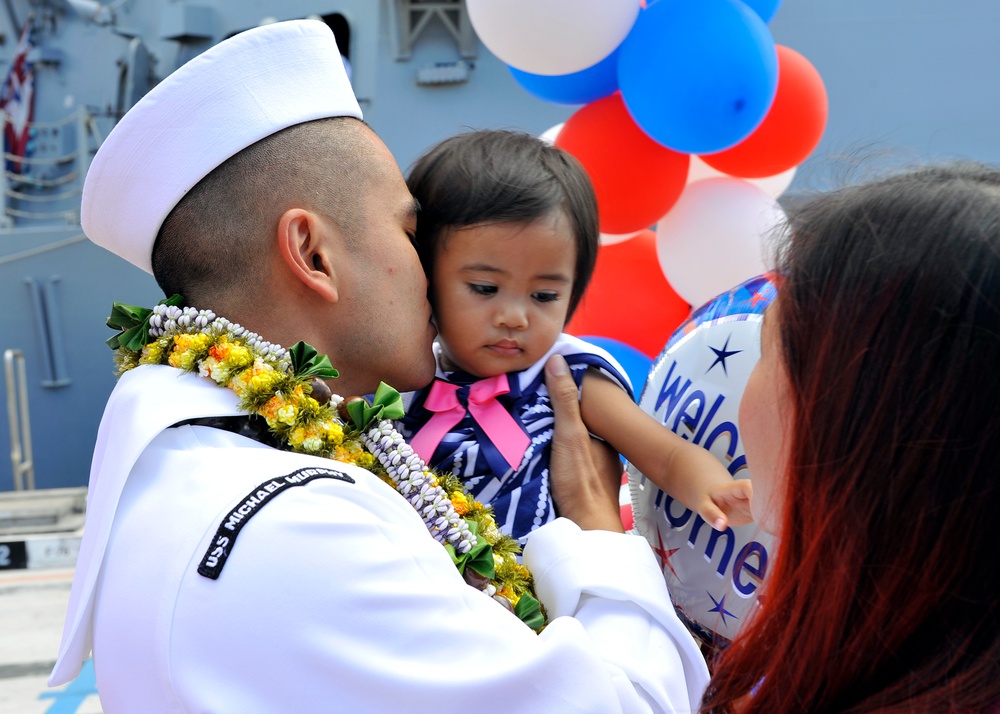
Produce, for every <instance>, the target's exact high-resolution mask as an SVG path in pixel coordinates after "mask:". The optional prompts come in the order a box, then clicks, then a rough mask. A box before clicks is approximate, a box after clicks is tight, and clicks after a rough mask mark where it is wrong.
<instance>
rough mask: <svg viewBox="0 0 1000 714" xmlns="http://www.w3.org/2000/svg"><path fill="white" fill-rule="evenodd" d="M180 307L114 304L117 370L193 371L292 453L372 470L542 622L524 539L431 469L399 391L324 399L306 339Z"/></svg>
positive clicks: (508, 600) (456, 554) (488, 585)
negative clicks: (277, 337) (284, 342)
mask: <svg viewBox="0 0 1000 714" xmlns="http://www.w3.org/2000/svg"><path fill="white" fill-rule="evenodd" d="M182 305H183V298H181V297H180V296H179V295H174V296H172V297H171V298H168V299H167V300H163V301H162V302H160V303H159V304H157V305H156V306H155V307H154V308H153V309H152V310H150V309H148V308H143V307H137V306H134V305H123V304H121V303H115V304H114V307H113V309H112V312H111V316H110V317H109V318H108V321H107V324H108V326H109V327H111V328H113V329H116V330H120V332H119V333H118V334H116V335H115V336H114V337H112V338H111V339H109V340H108V345H109V346H110V347H111V348H112V349H114V350H115V356H116V361H117V363H118V367H119V373H123V372H125V371H127V370H129V369H132V368H134V367H137V366H139V365H141V364H165V365H170V366H172V367H176V368H178V369H182V370H184V371H187V372H195V373H197V374H199V375H201V376H202V377H206V378H209V379H212V380H213V381H214V382H215V383H216V384H218V385H219V386H223V387H227V388H229V389H232V390H233V391H234V392H235V393H236V394H237V395H238V396H239V397H240V409H241V410H242V411H244V412H246V413H247V414H250V415H257V416H259V417H261V418H263V419H264V420H265V421H266V422H267V425H268V427H269V429H270V431H271V433H272V434H273V435H274V436H275V437H276V438H277V439H278V441H279V442H280V443H281V444H282V445H283V446H284V447H285V448H287V449H288V450H290V451H295V452H298V453H304V454H312V455H314V456H321V457H326V458H331V459H336V460H337V461H342V462H346V463H353V464H356V465H358V466H360V467H361V468H365V469H367V470H369V471H371V472H372V473H373V474H375V475H376V476H378V477H379V478H381V479H382V480H384V481H385V482H386V483H388V484H390V485H391V486H392V487H393V488H395V489H396V491H398V492H399V493H400V494H401V495H402V496H403V497H404V498H406V499H407V501H408V502H409V503H410V504H411V505H412V506H413V507H414V509H416V511H417V513H418V514H420V516H421V518H422V519H423V521H424V524H425V525H426V526H427V529H428V531H429V532H430V534H431V536H432V537H433V538H434V539H435V540H437V541H438V542H440V543H441V544H442V545H443V546H444V547H445V549H446V550H447V552H448V554H449V555H450V556H451V559H452V560H453V561H454V563H455V566H456V567H457V568H458V571H459V572H460V573H462V575H463V577H464V578H465V580H466V582H467V583H469V584H470V585H472V586H473V587H476V588H478V589H480V590H483V591H485V592H486V593H487V594H488V595H491V596H493V598H494V599H496V600H498V601H499V602H501V603H502V604H503V605H505V606H506V607H508V609H510V610H511V611H512V612H513V613H514V614H515V615H517V617H519V618H520V619H521V620H522V621H523V622H525V623H526V624H527V625H528V626H529V627H531V628H532V629H533V630H535V631H540V630H541V629H542V628H543V627H544V625H545V622H546V617H545V612H544V610H543V608H542V606H541V604H540V603H539V602H538V600H537V599H536V598H535V597H534V594H533V592H532V578H531V573H530V572H529V571H528V569H527V568H525V567H524V566H523V565H522V564H521V563H519V562H518V560H517V554H518V553H520V550H521V549H520V546H519V545H518V543H517V541H515V540H514V539H512V538H510V537H509V536H506V535H504V534H502V533H501V532H500V529H499V528H497V525H496V522H495V521H494V520H493V513H492V509H491V508H489V507H488V506H484V505H483V504H482V503H480V502H478V501H476V500H475V499H473V498H472V497H471V496H470V495H469V494H468V492H467V491H466V490H465V488H464V486H463V485H462V483H461V481H459V479H458V478H457V477H455V476H454V475H453V474H450V473H444V474H442V473H437V472H436V471H434V470H432V469H430V468H428V467H427V465H426V464H425V463H424V462H423V460H422V459H421V458H420V457H419V456H418V455H417V454H416V453H415V452H414V451H413V450H412V449H411V448H410V446H409V444H407V443H406V441H405V440H404V439H403V437H402V435H401V434H400V433H399V432H398V431H397V430H396V428H395V426H394V425H393V422H392V420H393V419H399V418H400V417H401V416H403V405H402V400H401V398H400V395H399V392H397V391H396V390H395V389H393V388H392V387H390V386H388V385H386V384H380V385H379V387H378V389H377V390H376V392H375V394H374V397H373V399H372V402H371V403H370V404H369V403H368V402H367V401H365V400H364V399H361V398H357V399H351V400H344V399H343V398H342V397H340V396H337V395H332V396H330V397H329V399H328V400H324V398H323V397H322V395H321V391H328V388H327V387H326V385H325V384H324V383H323V382H322V381H320V380H325V379H330V378H333V377H336V376H337V370H335V369H334V368H333V366H332V365H331V364H330V360H329V359H328V358H327V356H326V355H321V354H319V353H318V352H317V351H316V350H315V349H314V348H313V347H311V346H310V345H308V344H306V343H305V342H298V343H296V344H295V345H293V346H292V347H291V348H290V349H287V350H286V349H285V348H283V347H281V346H280V345H274V344H271V343H269V342H267V341H265V340H263V339H262V338H261V337H260V336H258V335H256V334H254V333H252V332H249V331H248V330H246V328H243V327H241V326H240V325H235V324H233V323H231V322H229V321H228V320H226V319H225V318H222V317H217V316H216V315H215V313H213V312H211V311H209V310H196V309H194V308H191V307H181V306H182ZM314 394H315V396H314ZM317 397H318V398H317Z"/></svg>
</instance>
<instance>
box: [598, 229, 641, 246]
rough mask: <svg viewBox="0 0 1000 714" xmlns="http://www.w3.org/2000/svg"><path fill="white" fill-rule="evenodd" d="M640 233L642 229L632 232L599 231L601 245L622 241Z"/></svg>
mask: <svg viewBox="0 0 1000 714" xmlns="http://www.w3.org/2000/svg"><path fill="white" fill-rule="evenodd" d="M640 233H642V231H635V232H633V233H601V245H614V244H615V243H624V242H625V241H627V240H628V239H629V238H635V237H636V236H637V235H639V234H640Z"/></svg>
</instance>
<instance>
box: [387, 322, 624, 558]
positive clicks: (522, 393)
mask: <svg viewBox="0 0 1000 714" xmlns="http://www.w3.org/2000/svg"><path fill="white" fill-rule="evenodd" d="M435 351H437V345H435ZM552 354H561V355H563V356H564V357H565V358H566V361H567V363H569V366H570V371H571V373H572V374H573V378H574V380H576V383H577V386H579V385H580V384H581V383H582V382H583V375H584V374H585V373H586V371H587V368H588V367H591V366H593V367H596V368H598V369H600V370H601V371H602V372H603V373H604V374H606V375H607V376H609V377H610V378H611V379H613V380H614V381H615V382H616V383H618V384H619V385H620V386H621V387H622V389H624V390H625V391H626V392H628V394H629V395H630V396H631V395H632V387H631V384H630V383H629V380H628V377H627V376H626V375H625V372H624V370H623V369H622V368H621V366H620V365H619V364H618V363H617V362H616V361H615V359H614V358H613V357H612V356H611V355H610V354H608V353H607V352H605V351H604V350H602V349H600V348H599V347H595V346H594V345H591V344H589V343H587V342H584V341H583V340H580V339H577V338H576V337H572V336H570V335H565V334H564V335H561V336H560V337H559V339H558V340H557V341H556V344H555V345H554V346H553V348H552V349H551V350H549V352H548V353H547V354H546V355H545V357H543V358H542V359H540V360H539V361H538V362H536V363H535V364H534V365H532V366H531V367H529V368H528V369H526V370H524V371H522V372H512V373H510V374H509V375H508V381H509V382H510V388H511V391H510V393H509V394H505V395H502V396H500V397H498V398H497V399H498V401H499V402H500V403H501V404H503V405H504V407H506V408H507V410H508V411H509V412H510V413H511V414H512V415H513V416H514V419H515V420H516V421H517V422H518V423H519V424H520V425H521V426H522V427H523V428H524V430H525V432H526V433H527V435H528V436H529V437H530V439H531V443H530V445H529V446H528V448H527V450H526V451H525V454H524V457H523V458H522V459H521V464H520V466H519V467H518V468H517V469H516V470H515V469H512V468H510V466H509V464H508V463H507V462H506V460H504V458H503V456H502V455H501V454H500V452H499V451H498V450H497V449H496V447H494V446H493V444H492V443H491V442H490V440H489V438H488V437H487V436H486V435H485V434H484V433H483V432H482V430H481V429H480V428H479V425H478V424H476V422H475V420H473V419H472V417H470V416H469V415H468V414H466V415H465V417H464V418H463V419H462V421H461V422H459V423H458V424H457V425H456V426H455V427H454V428H453V429H452V430H451V431H450V432H449V433H448V434H446V435H445V437H444V438H443V439H442V440H441V443H440V444H439V445H438V447H437V449H435V451H434V456H433V458H432V459H431V463H430V465H431V466H432V467H434V468H435V469H437V470H439V471H451V472H452V473H454V474H455V475H457V476H458V477H459V478H461V479H462V481H463V482H464V483H465V486H466V488H467V489H469V492H470V493H471V494H472V496H473V497H475V498H476V500H479V501H482V502H483V503H489V504H490V505H492V506H493V510H494V514H495V518H496V522H497V525H498V526H499V527H500V530H501V531H503V532H504V533H507V534H509V535H511V536H513V537H514V538H517V539H518V540H520V541H522V542H523V541H524V539H525V537H526V536H527V535H528V533H530V532H531V531H533V530H534V529H535V528H538V527H539V526H541V525H543V524H545V523H548V522H549V521H551V520H553V519H554V518H555V513H554V511H553V509H552V500H551V498H550V497H549V455H550V452H551V449H550V447H551V445H552V433H553V432H552V406H551V402H550V400H549V393H548V390H547V389H546V388H545V375H544V372H543V367H544V365H545V362H546V361H547V360H548V358H549V356H550V355H552ZM438 364H439V367H438V374H437V376H438V377H439V378H441V379H447V380H448V381H450V382H452V383H453V384H459V385H465V384H470V383H471V382H474V381H475V380H476V378H475V377H472V376H470V375H468V374H466V373H464V372H443V371H442V370H441V369H440V359H439V361H438ZM428 391H429V387H428V388H424V389H422V390H420V391H419V392H414V393H412V394H410V395H407V396H408V397H409V404H408V407H407V410H406V416H405V417H403V419H402V420H401V421H400V422H399V424H398V425H399V428H400V431H401V432H402V434H403V435H404V436H405V437H406V438H408V439H409V438H410V437H412V436H413V434H415V433H416V432H417V431H418V430H419V429H420V427H422V426H423V425H424V424H426V423H427V421H428V420H429V419H430V418H431V417H432V416H433V412H430V411H428V410H427V409H425V408H424V401H425V400H426V398H427V394H428Z"/></svg>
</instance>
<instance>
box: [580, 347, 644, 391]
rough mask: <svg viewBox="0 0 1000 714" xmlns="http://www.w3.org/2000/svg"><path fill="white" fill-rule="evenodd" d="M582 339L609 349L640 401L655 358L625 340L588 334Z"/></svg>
mask: <svg viewBox="0 0 1000 714" xmlns="http://www.w3.org/2000/svg"><path fill="white" fill-rule="evenodd" d="M580 339H581V340H584V341H585V342H589V343H590V344H592V345H595V346H597V347H600V348H601V349H603V350H607V351H608V352H609V353H610V354H611V356H612V357H614V358H615V359H616V360H618V364H620V365H621V366H622V369H624V370H625V374H626V376H627V377H628V378H629V381H630V382H632V391H633V392H634V393H635V399H636V401H637V402H638V401H639V395H640V394H642V388H643V386H644V385H645V384H646V377H647V375H648V374H649V368H650V367H652V366H653V360H652V359H651V358H650V357H648V356H646V355H645V354H644V353H642V352H640V351H639V350H637V349H636V348H635V347H633V346H632V345H626V344H625V343H624V342H619V341H618V340H613V339H611V338H610V337H590V336H587V337H581V338H580Z"/></svg>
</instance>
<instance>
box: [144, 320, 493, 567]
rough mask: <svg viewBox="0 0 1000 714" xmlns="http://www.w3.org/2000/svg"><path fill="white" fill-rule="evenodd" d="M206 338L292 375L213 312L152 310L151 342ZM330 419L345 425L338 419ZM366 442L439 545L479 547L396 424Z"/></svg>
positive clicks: (282, 356) (276, 349)
mask: <svg viewBox="0 0 1000 714" xmlns="http://www.w3.org/2000/svg"><path fill="white" fill-rule="evenodd" d="M202 333H204V334H209V335H222V334H227V335H228V336H229V337H230V338H232V339H235V340H239V341H241V342H243V343H244V344H245V345H246V346H247V347H248V348H249V349H251V350H252V351H253V352H254V353H255V354H254V356H255V357H257V358H259V359H260V360H261V361H263V362H265V363H267V364H269V365H270V366H272V367H273V368H275V369H279V370H282V371H285V372H290V371H291V369H292V361H291V357H290V356H289V354H288V350H286V349H285V348H283V347H281V346H280V345H276V344H272V343H270V342H267V341H266V340H263V339H262V338H261V337H260V336H259V335H257V334H255V333H253V332H250V331H249V330H247V329H246V328H245V327H243V326H241V325H238V324H234V323H232V322H230V321H229V320H227V319H226V318H224V317H217V316H216V315H215V313H214V312H212V311H211V310H196V309H195V308H191V307H185V308H180V307H175V306H170V305H157V306H156V307H154V308H153V314H152V315H151V316H150V320H149V334H150V336H152V337H157V338H159V337H171V336H173V335H178V334H189V335H195V334H202ZM342 400H343V398H342V397H340V396H338V395H334V396H333V397H332V398H331V405H333V406H334V407H335V406H336V405H337V404H339V403H340V402H341V401H342ZM331 412H332V410H331ZM330 418H331V419H333V420H334V421H336V422H337V423H338V424H341V425H343V422H342V421H341V420H340V419H338V418H337V417H336V416H335V415H334V414H333V413H331V417H330ZM361 441H362V443H363V444H364V445H365V447H366V448H367V449H368V451H369V452H370V453H371V454H372V456H374V457H375V458H376V459H378V461H379V463H380V464H382V466H383V467H384V468H385V469H386V471H387V472H388V474H389V477H390V478H391V479H392V482H393V484H394V486H395V489H396V491H398V492H399V493H400V494H401V495H402V496H403V497H404V498H405V499H406V500H407V501H409V503H410V505H412V506H413V508H414V509H416V511H417V513H418V514H420V517H421V518H422V519H423V521H424V524H425V525H426V527H427V530H428V531H429V532H430V534H431V536H432V537H433V538H434V539H435V540H437V541H438V542H440V543H447V544H448V545H451V546H452V547H453V548H454V549H455V550H456V551H457V552H458V553H460V554H465V553H468V552H469V551H470V550H471V549H472V547H473V546H475V544H476V535H475V534H474V533H473V532H472V531H471V530H470V529H469V525H468V523H467V522H466V520H465V519H464V518H463V517H462V516H460V515H459V514H458V513H457V512H456V511H455V508H454V506H453V505H452V502H451V499H450V498H449V497H448V494H447V493H446V492H445V490H444V489H443V488H441V487H440V486H438V485H437V483H436V480H435V478H434V476H433V474H431V473H430V471H429V470H428V469H427V465H426V464H425V463H424V461H423V460H422V459H421V458H420V456H418V455H417V454H416V453H415V452H414V451H413V449H411V448H410V445H409V444H407V443H406V441H405V439H403V436H402V435H401V434H400V433H399V432H398V431H396V428H395V427H394V426H393V424H392V422H391V421H389V420H387V419H384V420H382V421H381V422H379V423H378V424H377V425H375V426H373V427H372V428H371V429H369V431H368V432H367V433H365V434H362V435H361Z"/></svg>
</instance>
